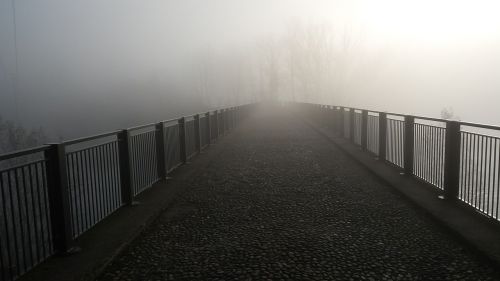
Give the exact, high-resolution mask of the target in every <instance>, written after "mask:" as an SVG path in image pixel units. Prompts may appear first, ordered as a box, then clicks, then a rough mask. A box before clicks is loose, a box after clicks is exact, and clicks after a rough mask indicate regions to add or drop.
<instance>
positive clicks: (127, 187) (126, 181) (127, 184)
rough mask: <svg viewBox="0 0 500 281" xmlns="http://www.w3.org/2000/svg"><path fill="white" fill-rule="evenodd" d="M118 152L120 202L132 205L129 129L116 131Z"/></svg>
mask: <svg viewBox="0 0 500 281" xmlns="http://www.w3.org/2000/svg"><path fill="white" fill-rule="evenodd" d="M117 137H118V154H119V156H118V157H119V159H120V163H119V168H120V182H121V193H122V203H123V204H125V205H132V203H133V201H134V192H133V190H132V171H131V169H130V166H131V165H130V164H131V163H130V162H131V159H130V148H129V131H128V130H121V131H120V132H119V133H118V136H117Z"/></svg>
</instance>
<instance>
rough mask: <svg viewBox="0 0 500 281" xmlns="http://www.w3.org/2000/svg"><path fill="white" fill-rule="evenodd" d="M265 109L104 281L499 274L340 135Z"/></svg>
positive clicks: (480, 276) (481, 276)
mask: <svg viewBox="0 0 500 281" xmlns="http://www.w3.org/2000/svg"><path fill="white" fill-rule="evenodd" d="M287 118H288V116H287V115H286V114H285V113H279V112H273V113H262V114H260V116H259V117H254V118H253V119H251V120H248V121H247V122H245V124H244V126H245V129H244V130H243V129H238V130H237V131H235V132H233V133H231V135H229V136H227V137H226V138H225V139H224V140H222V141H221V142H220V143H219V144H217V145H218V146H223V148H218V149H219V150H220V152H219V154H218V155H217V156H214V159H213V161H212V162H211V163H210V164H209V165H208V166H204V167H197V166H196V163H193V164H192V165H193V168H195V167H197V168H199V170H198V171H197V172H196V173H195V174H196V176H193V177H191V178H190V179H188V180H186V190H185V192H184V193H183V194H182V195H181V196H180V198H179V199H178V200H177V203H176V204H175V205H174V206H172V207H171V208H170V209H169V211H167V212H165V213H164V214H163V215H161V216H160V218H159V219H158V220H157V221H156V222H155V223H154V224H153V225H152V226H151V227H149V228H148V229H147V230H146V231H145V233H144V234H143V235H142V236H141V237H139V238H138V239H136V241H134V242H133V243H132V244H131V245H130V247H129V248H128V249H127V250H126V251H125V252H124V253H123V254H122V255H121V256H119V257H118V258H117V259H116V260H115V261H114V262H113V263H112V264H110V266H108V268H107V269H106V270H105V272H104V273H103V274H102V275H101V277H100V278H99V280H290V279H294V280H499V279H498V272H496V271H495V270H494V269H493V268H492V266H491V265H489V264H488V263H486V262H485V261H483V260H481V259H480V258H479V257H477V256H475V255H474V254H472V253H470V251H468V250H467V249H465V248H464V247H462V246H461V244H460V242H458V241H457V240H456V239H454V238H453V237H452V236H450V235H449V234H448V233H446V232H444V231H443V229H442V228H441V227H439V226H437V225H436V223H435V222H434V221H432V220H430V219H429V218H427V217H425V216H424V215H423V214H422V213H421V211H418V210H416V209H415V208H414V207H412V206H411V204H409V203H408V202H406V201H405V200H403V199H402V198H400V197H399V195H397V194H394V193H392V192H391V189H390V188H389V187H386V186H384V184H382V183H380V182H378V181H377V180H376V179H375V178H374V177H373V176H371V175H370V174H369V173H368V172H366V171H365V170H363V169H362V168H360V166H358V165H357V164H356V163H354V162H353V161H352V160H351V159H349V158H348V157H347V156H345V155H343V154H342V153H341V152H340V151H338V150H337V149H336V148H335V147H334V146H333V145H332V144H331V143H329V142H327V141H326V140H325V139H323V138H322V137H321V136H319V135H317V134H316V133H315V132H314V131H312V130H311V129H310V128H309V127H307V126H306V125H305V124H303V123H302V122H300V121H298V120H294V119H287Z"/></svg>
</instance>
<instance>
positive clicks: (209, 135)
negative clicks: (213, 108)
mask: <svg viewBox="0 0 500 281" xmlns="http://www.w3.org/2000/svg"><path fill="white" fill-rule="evenodd" d="M205 116H206V119H207V121H206V122H207V135H206V137H207V144H211V143H212V122H211V120H210V111H208V112H207V113H205Z"/></svg>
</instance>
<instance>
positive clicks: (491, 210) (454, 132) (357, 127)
mask: <svg viewBox="0 0 500 281" xmlns="http://www.w3.org/2000/svg"><path fill="white" fill-rule="evenodd" d="M297 105H298V106H299V108H300V109H301V110H302V111H303V113H305V114H307V115H308V116H309V117H310V118H312V119H313V120H314V121H315V122H316V123H318V124H321V125H322V126H324V127H325V128H330V129H332V130H333V132H334V133H335V134H336V135H337V136H340V137H343V138H345V139H348V140H350V141H351V142H352V143H353V144H354V145H357V146H359V147H360V148H361V149H362V150H365V151H367V152H368V153H371V154H373V155H375V156H376V157H377V158H378V159H379V160H381V161H383V162H386V163H389V164H390V165H392V166H394V167H395V168H397V169H400V170H401V172H402V173H404V174H406V175H411V176H413V177H415V178H417V179H418V180H420V181H422V182H425V183H426V184H428V185H430V186H433V187H434V188H436V189H437V190H438V191H440V192H441V193H442V194H443V195H444V197H445V198H447V199H458V200H459V202H462V203H463V205H465V206H468V207H470V208H472V209H473V210H474V211H476V212H479V213H481V214H483V215H484V216H486V217H489V218H491V219H493V220H494V221H496V222H498V221H500V126H492V125H484V124H475V123H469V122H461V121H453V120H445V119H439V118H429V117H423V116H411V115H403V114H397V113H387V112H379V111H372V110H365V109H358V108H348V107H343V106H330V105H319V104H310V103H298V104H297Z"/></svg>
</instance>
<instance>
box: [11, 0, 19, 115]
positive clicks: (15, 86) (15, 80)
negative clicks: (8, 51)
mask: <svg viewBox="0 0 500 281" xmlns="http://www.w3.org/2000/svg"><path fill="white" fill-rule="evenodd" d="M11 7H12V23H13V27H14V60H15V68H14V77H13V91H14V106H15V118H16V121H17V122H19V101H18V79H19V58H18V48H17V18H16V1H15V0H12V5H11Z"/></svg>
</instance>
